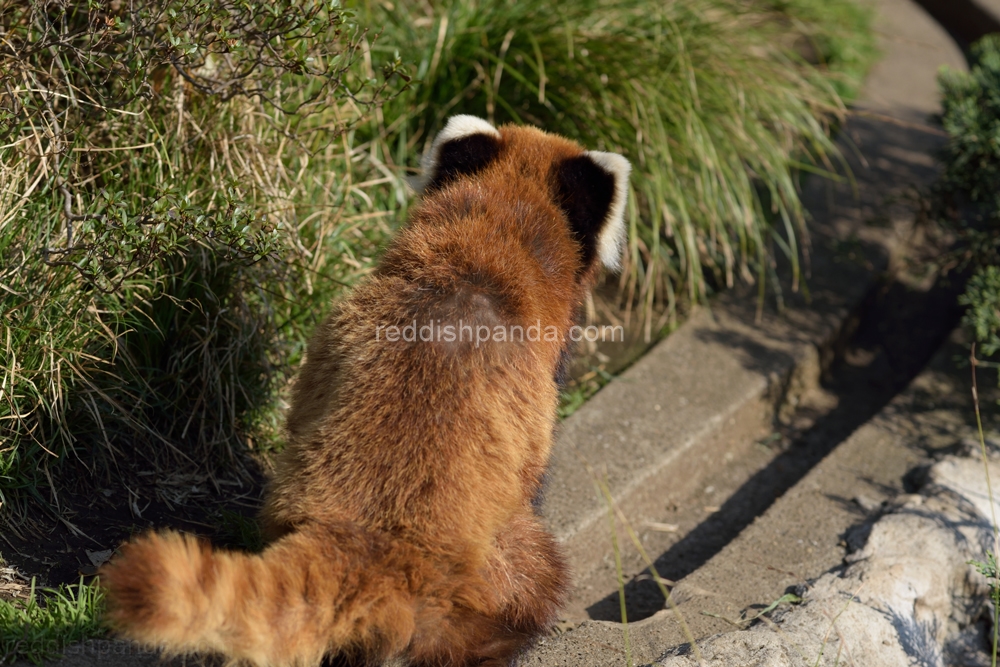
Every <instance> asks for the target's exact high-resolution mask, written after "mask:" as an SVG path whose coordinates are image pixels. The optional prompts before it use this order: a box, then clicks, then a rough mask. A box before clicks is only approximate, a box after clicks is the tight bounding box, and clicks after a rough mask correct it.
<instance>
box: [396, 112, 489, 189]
mask: <svg viewBox="0 0 1000 667" xmlns="http://www.w3.org/2000/svg"><path fill="white" fill-rule="evenodd" d="M500 148H501V137H500V132H499V131H497V129H496V128H495V127H493V126H492V125H490V124H489V123H487V122H486V121H485V120H483V119H482V118H476V117H475V116H467V115H460V116H452V117H451V118H449V119H448V122H447V123H446V124H445V126H444V129H443V130H441V131H440V132H439V133H438V135H437V136H436V137H434V143H433V144H431V147H430V149H429V150H428V151H427V152H426V153H424V156H423V157H422V158H421V159H420V169H421V174H420V176H419V177H417V178H416V179H414V180H413V181H412V184H413V188H414V189H415V190H416V191H417V192H426V191H427V190H434V189H437V188H440V187H442V186H444V185H446V184H447V183H449V182H450V181H453V180H455V179H456V178H459V177H461V176H471V175H473V174H475V173H477V172H479V171H482V170H483V169H484V168H485V167H486V166H487V165H489V164H490V162H492V161H493V160H494V159H495V158H496V157H497V156H498V155H499V154H500Z"/></svg>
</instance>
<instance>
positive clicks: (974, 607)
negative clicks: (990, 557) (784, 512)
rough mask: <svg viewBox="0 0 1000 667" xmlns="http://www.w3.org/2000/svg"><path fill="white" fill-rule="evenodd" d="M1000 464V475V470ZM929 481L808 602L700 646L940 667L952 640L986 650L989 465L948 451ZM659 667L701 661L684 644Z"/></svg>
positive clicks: (722, 651)
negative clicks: (978, 563) (981, 640)
mask: <svg viewBox="0 0 1000 667" xmlns="http://www.w3.org/2000/svg"><path fill="white" fill-rule="evenodd" d="M991 469H992V470H993V475H991V477H992V478H994V479H996V480H998V481H1000V468H997V467H995V466H994V465H991ZM928 481H929V483H928V485H927V487H926V489H925V492H924V493H923V494H922V497H914V496H910V497H907V498H906V499H905V500H904V501H903V502H902V503H900V504H897V505H896V506H894V507H893V508H892V509H891V510H890V512H889V513H888V514H886V515H884V516H883V517H881V518H880V519H879V520H878V521H876V522H874V523H873V524H872V525H871V530H870V533H869V534H868V539H867V542H866V543H865V545H864V548H862V549H861V550H860V551H857V552H855V553H853V554H851V555H849V556H848V558H847V559H846V560H847V561H849V562H848V563H847V565H846V567H844V568H842V569H838V570H834V571H831V572H828V573H827V574H825V575H823V576H822V577H820V578H819V579H818V580H817V581H815V582H814V583H813V585H812V586H811V587H809V588H808V590H807V591H806V592H805V594H804V595H803V602H802V604H800V605H797V606H796V607H794V608H792V609H791V610H789V611H785V612H784V613H781V614H776V618H775V619H774V620H764V621H763V622H761V623H758V624H757V625H755V626H753V627H751V628H750V629H747V630H738V631H733V632H728V633H724V634H721V635H716V636H714V637H710V638H708V639H706V640H703V641H702V642H700V645H699V647H698V650H699V651H700V653H701V654H702V657H703V659H704V664H706V665H709V666H713V667H714V666H719V667H723V666H729V665H732V666H733V667H735V666H737V665H739V666H741V667H744V666H747V667H748V666H751V665H753V666H760V667H786V666H787V667H793V666H794V667H799V666H804V665H831V666H832V665H838V664H839V665H843V664H855V665H878V666H879V667H897V666H898V667H911V666H912V665H920V666H921V667H940V666H943V665H944V664H945V663H944V658H943V655H944V650H945V647H946V646H947V647H949V650H948V652H949V655H951V656H954V655H956V654H957V653H961V654H962V655H972V656H975V655H979V654H981V651H980V652H979V653H977V652H976V647H975V646H974V645H973V644H972V643H971V642H973V641H974V639H975V637H978V636H980V635H981V631H980V630H977V629H976V627H977V626H976V625H975V623H976V621H977V620H978V618H979V616H980V615H981V613H982V610H983V608H984V605H985V603H986V600H987V596H988V593H989V589H988V587H987V585H986V580H985V579H984V577H983V576H982V575H980V574H979V573H978V572H977V571H976V570H975V569H974V568H973V567H972V566H971V565H969V564H968V562H969V561H970V560H974V559H982V558H983V557H984V553H985V550H986V549H987V548H988V547H990V546H992V544H993V537H992V529H991V524H990V521H989V520H988V519H987V518H986V517H987V516H988V515H989V511H990V510H989V499H988V498H989V497H988V494H987V492H986V482H985V474H984V469H983V467H982V463H981V461H975V460H972V459H959V458H956V457H948V458H946V459H944V460H942V461H941V462H939V463H938V464H936V465H935V466H933V467H932V468H931V470H930V472H929V474H928ZM656 664H657V665H659V666H660V667H688V666H691V667H693V666H695V665H698V664H699V662H698V658H697V656H696V653H695V649H694V648H693V647H692V646H690V645H683V646H680V647H677V648H675V649H673V650H671V651H668V652H667V653H666V654H665V655H664V656H662V657H661V658H660V659H659V660H658V661H657V662H656ZM949 664H951V663H949Z"/></svg>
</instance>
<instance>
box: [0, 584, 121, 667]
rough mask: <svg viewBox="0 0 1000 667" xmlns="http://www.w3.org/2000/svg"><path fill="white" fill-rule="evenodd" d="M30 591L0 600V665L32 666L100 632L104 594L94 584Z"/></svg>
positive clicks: (33, 589) (33, 585) (33, 587)
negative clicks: (21, 663)
mask: <svg viewBox="0 0 1000 667" xmlns="http://www.w3.org/2000/svg"><path fill="white" fill-rule="evenodd" d="M41 593H44V595H42V594H40V592H38V591H36V590H35V582H34V580H32V582H31V591H30V593H29V595H28V599H27V600H3V599H0V664H9V663H12V662H16V661H19V660H28V661H30V662H33V663H34V664H36V665H40V664H42V661H43V660H48V659H52V658H55V657H58V656H59V655H60V654H61V652H62V651H63V649H65V648H66V646H68V645H69V644H71V643H73V642H77V641H81V640H84V639H91V638H94V637H99V636H101V635H103V634H104V629H103V628H102V627H101V623H100V617H101V611H102V609H103V605H104V593H103V592H102V591H101V588H100V587H99V586H97V585H96V584H89V585H88V584H84V583H83V581H82V580H81V582H80V583H79V584H74V585H70V586H60V587H59V588H58V589H45V590H43V591H41Z"/></svg>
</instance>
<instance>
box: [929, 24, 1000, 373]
mask: <svg viewBox="0 0 1000 667" xmlns="http://www.w3.org/2000/svg"><path fill="white" fill-rule="evenodd" d="M971 56H972V67H971V68H970V69H969V71H968V72H958V71H951V70H947V69H946V70H944V71H942V72H941V75H940V76H939V83H940V86H941V90H942V106H943V114H942V123H943V125H944V128H945V130H947V132H948V135H949V140H948V145H947V147H946V148H945V150H944V152H943V155H942V162H943V164H944V174H943V176H942V187H943V190H944V192H945V194H946V195H948V196H949V198H951V199H952V200H954V201H955V203H956V205H957V206H959V207H961V208H963V209H965V210H964V211H963V212H962V215H961V217H962V218H964V219H963V220H962V221H961V223H960V225H959V226H958V232H959V234H960V238H961V243H960V244H959V246H960V247H959V250H958V251H957V252H956V253H955V254H956V262H957V263H958V264H959V266H961V267H964V268H968V269H969V270H971V271H972V272H973V275H972V278H971V279H970V280H969V283H968V285H967V287H966V291H965V294H963V295H962V297H961V298H960V299H959V301H960V303H961V304H962V305H964V306H967V307H968V310H967V311H966V313H965V316H964V318H963V323H964V324H965V325H966V326H967V327H968V328H969V329H970V331H971V332H972V336H973V340H974V341H976V342H977V344H978V346H979V347H978V350H977V353H979V354H982V355H984V356H985V357H990V356H992V355H996V354H997V352H1000V268H998V266H1000V35H988V36H986V37H984V38H982V39H981V40H979V41H978V42H977V43H975V44H973V46H972V48H971ZM970 203H971V204H972V207H970V206H969V205H968V204H970ZM973 207H975V210H971V209H972V208H973ZM980 363H981V364H983V365H986V366H994V367H995V366H996V364H995V363H991V362H988V361H981V362H980Z"/></svg>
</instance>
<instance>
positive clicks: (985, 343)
mask: <svg viewBox="0 0 1000 667" xmlns="http://www.w3.org/2000/svg"><path fill="white" fill-rule="evenodd" d="M958 301H959V303H960V304H962V305H963V306H966V307H967V310H966V311H965V315H964V316H963V317H962V323H963V324H964V325H965V326H966V327H967V328H968V329H969V330H970V331H971V332H972V334H973V337H974V338H973V340H974V341H975V343H976V348H977V349H978V350H979V351H980V353H981V354H982V355H984V356H985V357H991V356H993V355H995V354H996V353H997V352H1000V267H997V266H984V267H982V268H980V269H979V270H978V271H977V272H976V273H975V274H974V275H973V276H972V278H971V279H970V280H969V283H968V285H967V286H966V289H965V293H964V294H963V295H962V296H961V297H959V299H958ZM975 363H976V365H978V366H983V367H987V368H996V369H1000V364H998V363H997V362H993V361H986V360H984V359H977V360H976V361H975ZM997 380H998V383H1000V374H998V378H997Z"/></svg>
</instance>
